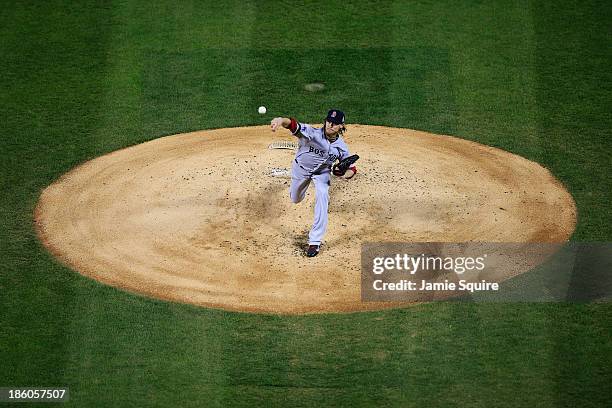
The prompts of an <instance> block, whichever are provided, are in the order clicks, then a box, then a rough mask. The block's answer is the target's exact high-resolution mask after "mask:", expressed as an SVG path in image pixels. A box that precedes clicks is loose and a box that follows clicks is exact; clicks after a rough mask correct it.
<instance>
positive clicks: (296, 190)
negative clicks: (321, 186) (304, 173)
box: [289, 175, 310, 204]
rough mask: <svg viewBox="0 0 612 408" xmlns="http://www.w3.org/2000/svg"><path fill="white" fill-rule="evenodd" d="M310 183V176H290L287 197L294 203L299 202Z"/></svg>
mask: <svg viewBox="0 0 612 408" xmlns="http://www.w3.org/2000/svg"><path fill="white" fill-rule="evenodd" d="M309 184H310V178H309V177H308V178H298V177H296V176H293V175H292V176H291V186H290V187H289V197H290V198H291V201H292V202H293V203H295V204H297V203H299V202H300V201H302V200H303V199H304V197H306V190H308V185H309Z"/></svg>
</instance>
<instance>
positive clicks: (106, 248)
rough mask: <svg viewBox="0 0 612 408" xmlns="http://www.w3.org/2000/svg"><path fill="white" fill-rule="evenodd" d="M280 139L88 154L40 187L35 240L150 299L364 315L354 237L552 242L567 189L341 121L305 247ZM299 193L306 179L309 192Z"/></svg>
mask: <svg viewBox="0 0 612 408" xmlns="http://www.w3.org/2000/svg"><path fill="white" fill-rule="evenodd" d="M278 140H292V136H291V135H289V134H288V132H286V131H279V132H277V133H271V132H270V130H269V127H268V126H257V127H247V128H232V129H219V130H210V131H201V132H194V133H188V134H181V135H175V136H169V137H164V138H160V139H157V140H153V141H151V142H147V143H144V144H141V145H138V146H133V147H129V148H126V149H123V150H120V151H116V152H113V153H111V154H108V155H105V156H102V157H100V158H97V159H95V160H91V161H89V162H87V163H84V164H83V165H81V166H79V167H77V168H75V169H73V170H72V171H70V172H69V173H67V174H66V175H64V176H63V177H61V178H60V179H59V180H57V181H56V182H55V183H53V184H52V185H51V186H49V187H48V188H46V189H45V190H44V191H43V193H42V196H41V198H40V202H39V203H38V206H37V208H36V221H37V222H36V225H37V228H38V232H39V235H40V237H41V239H42V241H43V242H44V244H45V245H46V246H47V247H48V248H49V249H50V250H51V251H52V252H53V253H54V254H55V255H56V256H57V257H59V258H60V259H61V260H62V261H63V262H65V263H66V264H68V265H69V266H70V267H72V268H74V269H76V270H77V271H79V272H80V273H82V274H84V275H87V276H90V277H92V278H94V279H97V280H99V281H102V282H105V283H107V284H110V285H114V286H117V287H121V288H124V289H127V290H130V291H134V292H139V293H143V294H146V295H149V296H153V297H157V298H161V299H168V300H174V301H180V302H188V303H194V304H197V305H203V306H209V307H218V308H223V309H229V310H242V311H260V312H273V313H309V312H325V311H352V310H368V309H375V308H380V307H389V306H390V305H389V304H375V303H364V302H361V300H360V282H361V280H360V246H361V242H366V241H368V242H376V241H395V242H402V241H416V242H463V241H494V242H535V241H538V242H540V241H544V242H560V241H565V240H567V239H568V238H569V236H570V235H571V233H572V231H573V229H574V226H575V222H576V209H575V205H574V201H573V200H572V197H571V196H570V195H569V194H568V192H567V191H566V190H565V189H564V188H563V187H562V185H561V184H560V183H559V182H558V181H557V180H555V178H554V177H553V176H552V175H551V174H550V173H549V172H548V171H547V170H546V169H545V168H543V167H541V166H540V165H538V164H536V163H534V162H531V161H528V160H526V159H524V158H521V157H519V156H516V155H513V154H510V153H507V152H504V151H502V150H499V149H495V148H491V147H487V146H483V145H480V144H477V143H473V142H469V141H466V140H462V139H457V138H454V137H450V136H440V135H433V134H429V133H425V132H418V131H413V130H408V129H395V128H386V127H379V126H365V125H352V126H350V127H349V131H348V133H347V135H346V140H347V143H348V145H349V147H350V149H351V153H357V154H359V155H360V156H361V159H360V160H359V162H358V163H357V167H358V174H357V175H356V176H355V177H354V178H353V179H352V180H350V181H345V180H343V179H338V178H335V177H333V180H332V186H331V189H330V208H329V227H328V232H327V234H326V238H325V244H324V246H323V247H322V250H321V253H320V254H319V256H317V257H315V258H306V257H305V256H304V255H303V251H304V248H305V246H306V244H307V232H308V230H309V229H310V226H311V223H312V218H313V200H314V188H311V189H310V190H309V191H308V194H307V197H306V199H305V200H304V201H303V202H302V203H300V204H298V205H295V204H292V203H291V201H290V200H289V196H288V189H289V182H290V180H289V179H287V178H286V177H272V176H271V175H270V174H271V171H272V169H275V168H276V169H278V168H290V166H291V161H292V160H293V152H292V151H290V150H276V149H268V145H269V144H270V143H271V142H273V141H278ZM311 187H313V186H311Z"/></svg>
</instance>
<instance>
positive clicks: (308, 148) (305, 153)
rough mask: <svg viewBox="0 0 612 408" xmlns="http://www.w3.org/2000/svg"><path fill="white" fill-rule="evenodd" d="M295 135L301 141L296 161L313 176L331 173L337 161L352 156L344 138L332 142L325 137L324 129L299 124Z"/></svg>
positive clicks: (340, 137)
mask: <svg viewBox="0 0 612 408" xmlns="http://www.w3.org/2000/svg"><path fill="white" fill-rule="evenodd" d="M293 134H294V135H295V136H298V139H299V144H298V150H297V153H296V154H295V161H296V162H297V164H298V165H300V166H301V167H302V168H303V169H304V170H306V171H309V172H310V173H311V174H317V173H325V172H329V171H330V169H331V166H332V165H333V164H334V162H335V161H336V160H337V159H339V160H342V159H344V158H346V157H348V156H350V154H349V149H348V146H347V145H346V143H345V142H344V139H342V136H338V139H336V140H335V141H334V142H330V141H329V140H327V138H326V137H325V134H324V131H323V128H314V127H312V126H311V125H307V124H304V123H298V124H297V128H296V130H295V132H293Z"/></svg>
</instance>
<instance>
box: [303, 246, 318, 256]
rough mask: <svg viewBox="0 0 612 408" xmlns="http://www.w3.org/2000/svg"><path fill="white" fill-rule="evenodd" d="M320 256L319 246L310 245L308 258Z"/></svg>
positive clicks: (307, 252)
mask: <svg viewBox="0 0 612 408" xmlns="http://www.w3.org/2000/svg"><path fill="white" fill-rule="evenodd" d="M318 254H319V245H309V246H308V251H306V256H307V257H310V258H312V257H313V256H317V255H318Z"/></svg>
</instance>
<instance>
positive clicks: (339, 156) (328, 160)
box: [270, 109, 359, 257]
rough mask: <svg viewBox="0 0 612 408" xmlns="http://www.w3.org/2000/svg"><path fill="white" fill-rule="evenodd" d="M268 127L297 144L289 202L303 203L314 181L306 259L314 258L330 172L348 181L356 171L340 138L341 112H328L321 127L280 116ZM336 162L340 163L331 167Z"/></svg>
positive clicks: (324, 214)
mask: <svg viewBox="0 0 612 408" xmlns="http://www.w3.org/2000/svg"><path fill="white" fill-rule="evenodd" d="M270 126H271V128H272V131H273V132H275V131H276V129H278V128H279V126H282V127H284V128H286V129H289V130H290V131H291V133H292V134H293V135H294V136H296V137H297V138H298V141H299V143H298V150H297V153H296V155H295V159H294V160H293V163H292V168H291V186H290V187H289V197H290V198H291V201H293V202H294V203H296V204H297V203H299V202H300V201H302V200H303V199H304V197H305V196H306V190H307V189H308V186H309V185H310V181H314V185H315V206H314V223H313V225H312V229H311V230H310V233H309V234H308V250H307V251H306V256H309V257H313V256H317V255H318V253H319V250H320V248H321V242H322V240H323V235H324V234H325V230H326V228H327V208H328V203H329V185H330V173H331V172H333V173H334V174H335V175H337V176H344V177H345V178H347V179H349V178H351V177H352V176H354V175H355V173H356V172H357V168H356V167H355V165H354V163H355V161H356V160H357V159H358V158H359V156H357V155H354V156H349V150H348V147H347V145H346V143H345V142H344V139H342V134H343V133H344V132H345V131H346V128H345V127H344V113H343V112H342V111H340V110H337V109H332V110H330V111H329V112H328V113H327V117H326V118H325V123H324V125H323V127H322V128H315V127H312V126H311V125H307V124H305V123H300V122H298V121H297V120H296V119H294V118H282V117H278V118H274V119H272V121H271V122H270ZM336 160H339V161H340V162H339V163H337V164H335V165H334V162H335V161H336ZM332 166H333V168H332ZM348 170H350V172H349V171H348Z"/></svg>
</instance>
